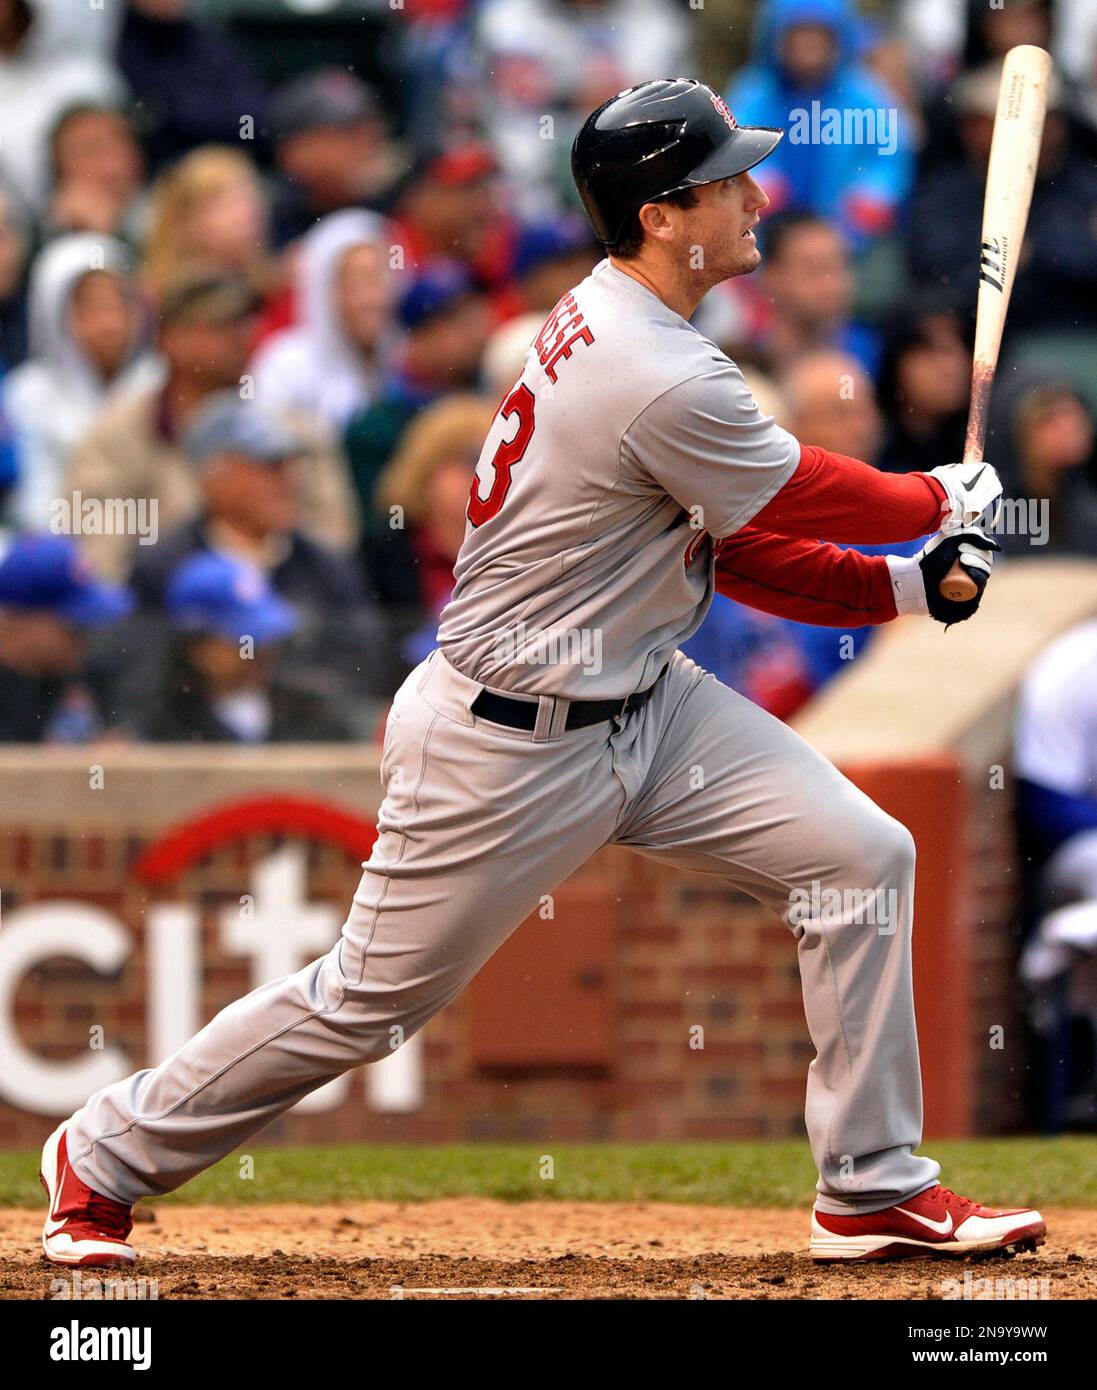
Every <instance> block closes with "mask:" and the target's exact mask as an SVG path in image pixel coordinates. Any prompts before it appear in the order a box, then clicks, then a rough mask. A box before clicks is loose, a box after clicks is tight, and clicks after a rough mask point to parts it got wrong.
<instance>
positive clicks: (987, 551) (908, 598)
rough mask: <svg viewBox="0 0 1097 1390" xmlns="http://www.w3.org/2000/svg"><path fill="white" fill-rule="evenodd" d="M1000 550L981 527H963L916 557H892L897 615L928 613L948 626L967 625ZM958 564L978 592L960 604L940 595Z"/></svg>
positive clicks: (939, 536) (941, 533)
mask: <svg viewBox="0 0 1097 1390" xmlns="http://www.w3.org/2000/svg"><path fill="white" fill-rule="evenodd" d="M1000 549H1001V546H1000V545H999V544H998V542H997V541H996V540H994V538H993V537H992V536H988V535H987V533H986V532H985V531H983V530H982V529H981V528H980V527H978V526H964V527H962V528H961V529H960V530H958V531H939V532H938V533H937V535H936V536H934V537H933V538H932V540H930V541H928V542H927V543H926V545H925V546H923V547H922V549H921V550H919V552H918V554H917V555H912V556H910V557H909V558H905V557H904V556H901V555H889V556H888V557H887V563H888V569H889V570H890V571H891V588H892V592H893V594H894V596H895V608H896V611H897V612H898V613H899V614H900V615H902V614H904V613H928V614H929V616H930V617H931V618H936V619H937V621H938V622H939V623H945V624H946V626H951V625H952V624H953V623H962V622H964V621H965V620H966V619H967V618H970V617H971V615H972V614H973V613H974V612H975V610H976V609H977V608H978V607H979V603H980V601H981V600H982V597H983V590H984V589H985V588H986V586H987V581H988V580H989V578H990V571H991V566H992V565H993V564H994V551H996V550H1000ZM957 560H959V562H960V564H961V566H962V567H963V568H964V569H965V570H966V571H967V573H968V574H969V575H970V576H971V577H972V579H973V580H974V581H975V584H976V586H977V588H978V593H977V594H976V595H975V597H974V598H971V599H964V600H962V601H961V602H954V601H953V600H952V599H947V598H945V597H944V596H943V595H942V593H941V581H942V580H943V579H944V577H945V575H946V574H948V572H949V570H950V569H951V568H952V566H953V565H954V564H955V563H956V561H957Z"/></svg>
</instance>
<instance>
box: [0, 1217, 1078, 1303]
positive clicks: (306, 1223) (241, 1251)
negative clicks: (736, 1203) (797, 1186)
mask: <svg viewBox="0 0 1097 1390" xmlns="http://www.w3.org/2000/svg"><path fill="white" fill-rule="evenodd" d="M1045 1215H1046V1216H1047V1218H1048V1226H1049V1229H1050V1232H1051V1234H1050V1236H1049V1242H1048V1244H1047V1245H1045V1246H1044V1247H1043V1248H1042V1250H1041V1251H1040V1252H1039V1254H1037V1255H1023V1256H1019V1257H1018V1258H1016V1259H983V1260H974V1261H969V1260H934V1261H917V1262H907V1263H903V1264H892V1265H874V1266H859V1267H854V1268H849V1267H839V1268H835V1267H829V1266H828V1267H820V1266H817V1265H815V1264H813V1263H812V1262H811V1261H810V1260H809V1259H808V1257H807V1253H806V1245H807V1222H808V1216H807V1214H806V1212H801V1211H787V1210H782V1211H773V1210H745V1209H742V1208H730V1207H701V1206H678V1205H669V1204H666V1205H664V1204H659V1203H643V1204H629V1203H609V1202H606V1203H599V1202H524V1203H506V1202H498V1201H489V1200H483V1199H476V1198H459V1199H452V1200H445V1201H434V1202H422V1203H396V1202H340V1203H338V1204H332V1205H328V1206H305V1205H283V1206H241V1207H226V1206H177V1205H170V1204H162V1205H160V1206H159V1207H156V1206H153V1209H152V1210H151V1211H150V1212H146V1213H145V1219H144V1220H142V1221H140V1222H139V1223H138V1225H137V1226H136V1227H135V1230H134V1236H133V1239H134V1243H135V1244H136V1245H137V1247H138V1250H139V1253H140V1260H139V1263H138V1265H137V1266H136V1268H135V1269H134V1270H133V1271H132V1273H133V1274H140V1275H143V1276H144V1277H145V1278H146V1279H150V1280H151V1279H155V1280H156V1281H157V1286H158V1287H157V1292H158V1296H159V1297H160V1298H162V1299H187V1298H206V1299H208V1298H213V1299H219V1298H251V1299H264V1298H275V1299H276V1298H341V1299H355V1298H367V1299H368V1298H374V1299H378V1298H380V1299H390V1298H397V1297H403V1298H462V1297H463V1298H544V1299H567V1298H670V1299H688V1298H695V1299H696V1298H743V1299H758V1298H762V1299H788V1298H811V1299H820V1298H823V1299H825V1298H842V1299H849V1298H906V1299H939V1298H945V1297H947V1296H949V1294H950V1293H951V1294H952V1296H955V1294H956V1289H957V1286H958V1285H959V1286H962V1285H963V1282H964V1279H965V1275H970V1279H971V1280H972V1281H977V1280H991V1281H994V1280H1010V1281H1013V1283H1012V1284H1011V1285H1001V1286H1000V1288H999V1291H998V1296H999V1297H1013V1298H1016V1297H1032V1298H1040V1297H1043V1298H1052V1299H1062V1298H1068V1299H1076V1298H1079V1299H1080V1298H1087V1299H1092V1298H1097V1213H1095V1212H1093V1211H1087V1210H1078V1209H1062V1208H1060V1209H1053V1210H1051V1211H1048V1212H1046V1213H1045ZM149 1216H151V1217H152V1218H153V1219H152V1220H149V1219H148V1217H149ZM40 1228H41V1217H40V1214H39V1213H37V1212H33V1211H22V1210H20V1211H2V1212H0V1298H5V1299H13V1298H33V1299H48V1298H51V1297H57V1295H58V1292H59V1286H58V1285H57V1284H55V1283H54V1282H53V1281H55V1280H56V1279H58V1278H59V1277H60V1278H67V1277H69V1275H70V1272H69V1271H65V1270H60V1269H57V1268H56V1267H53V1266H47V1265H46V1264H44V1263H43V1262H42V1260H41V1256H40V1252H39V1246H38V1237H39V1231H40ZM85 1273H86V1274H94V1273H95V1272H94V1271H85ZM100 1273H101V1274H103V1275H104V1276H106V1277H110V1276H112V1275H118V1274H121V1273H122V1271H110V1270H106V1271H100ZM1045 1280H1046V1281H1047V1283H1046V1284H1044V1283H1043V1281H1045ZM1021 1281H1023V1282H1021ZM1030 1281H1036V1282H1035V1283H1030ZM991 1289H992V1286H991V1285H987V1284H983V1285H978V1284H974V1283H973V1284H972V1285H971V1286H970V1290H971V1291H973V1292H974V1294H976V1295H978V1293H979V1292H980V1290H985V1291H986V1292H987V1294H988V1296H990V1295H991ZM971 1291H969V1294H968V1296H972V1292H971Z"/></svg>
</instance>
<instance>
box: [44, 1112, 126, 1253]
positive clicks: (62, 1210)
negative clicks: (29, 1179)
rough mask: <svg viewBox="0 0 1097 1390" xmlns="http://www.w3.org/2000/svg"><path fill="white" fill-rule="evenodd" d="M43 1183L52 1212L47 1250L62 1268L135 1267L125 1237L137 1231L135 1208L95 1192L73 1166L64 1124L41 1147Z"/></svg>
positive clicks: (46, 1229)
mask: <svg viewBox="0 0 1097 1390" xmlns="http://www.w3.org/2000/svg"><path fill="white" fill-rule="evenodd" d="M38 1179H39V1181H40V1182H41V1184H42V1186H43V1187H44V1188H45V1189H46V1196H47V1197H48V1198H49V1203H50V1209H49V1211H48V1212H47V1213H46V1221H45V1225H44V1226H43V1227H42V1250H43V1252H44V1253H45V1256H46V1259H47V1260H52V1261H53V1263H54V1264H58V1265H131V1264H133V1262H134V1260H136V1258H137V1252H136V1251H135V1250H134V1248H133V1246H132V1245H127V1244H126V1237H127V1236H128V1235H129V1233H130V1231H131V1230H132V1229H133V1217H132V1216H131V1214H130V1208H129V1207H127V1206H125V1205H124V1204H123V1203H122V1202H116V1201H114V1200H113V1198H111V1197H103V1196H102V1195H101V1194H100V1193H98V1192H93V1191H92V1190H91V1188H90V1187H88V1186H87V1184H86V1183H83V1182H81V1181H80V1179H79V1178H78V1177H77V1176H76V1174H75V1172H73V1170H72V1168H71V1167H70V1166H69V1155H68V1145H67V1140H66V1136H65V1126H64V1125H61V1126H60V1127H59V1128H58V1129H55V1130H54V1131H53V1133H52V1134H51V1135H50V1137H49V1138H48V1139H47V1140H46V1142H45V1144H44V1145H43V1147H42V1167H41V1169H40V1171H39V1174H38Z"/></svg>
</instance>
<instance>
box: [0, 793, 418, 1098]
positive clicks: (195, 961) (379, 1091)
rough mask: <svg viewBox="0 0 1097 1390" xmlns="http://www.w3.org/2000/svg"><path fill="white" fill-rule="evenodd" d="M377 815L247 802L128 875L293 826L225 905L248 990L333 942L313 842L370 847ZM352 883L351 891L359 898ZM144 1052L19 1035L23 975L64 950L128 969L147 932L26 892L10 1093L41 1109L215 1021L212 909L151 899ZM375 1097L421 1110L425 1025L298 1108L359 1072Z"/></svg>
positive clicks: (163, 870) (9, 1003)
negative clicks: (205, 917)
mask: <svg viewBox="0 0 1097 1390" xmlns="http://www.w3.org/2000/svg"><path fill="white" fill-rule="evenodd" d="M376 833H377V832H376V829H375V827H374V826H373V825H372V823H371V822H369V821H367V820H364V819H362V818H361V817H358V816H354V815H351V814H349V813H347V812H345V811H342V810H339V809H338V808H336V807H333V806H331V805H329V804H327V803H325V802H320V801H314V800H310V799H307V798H302V797H264V798H257V799H250V800H247V801H239V802H234V803H231V804H230V805H228V806H223V807H221V808H219V809H218V810H216V811H213V812H211V813H209V814H206V815H203V816H199V817H197V818H196V819H194V820H191V821H187V822H186V824H184V825H182V826H179V827H177V828H176V829H175V830H173V831H171V832H169V833H168V834H167V835H164V836H162V837H161V838H160V839H158V840H157V841H155V842H154V843H153V844H151V845H149V846H148V847H147V848H146V849H145V851H144V853H143V854H142V855H141V856H140V858H139V859H138V860H137V862H136V863H135V864H134V866H133V868H132V870H131V873H132V875H133V877H134V878H136V879H137V880H138V881H139V882H141V883H144V884H147V885H148V886H149V887H165V886H169V885H170V884H171V883H173V882H174V881H175V880H177V879H178V878H180V877H181V875H182V874H183V873H184V872H185V871H186V870H187V869H189V868H190V867H191V866H192V865H194V864H196V863H199V862H200V861H201V860H203V859H204V858H206V857H207V856H209V855H210V854H211V853H214V852H216V851H217V850H219V849H223V848H225V847H226V846H228V845H232V844H236V843H238V842H240V841H241V840H244V839H249V838H251V837H253V836H258V835H271V834H277V835H282V834H285V835H288V836H293V837H296V839H294V840H291V841H290V842H289V843H287V844H285V845H282V846H280V847H279V848H277V849H275V850H273V851H272V852H271V853H269V854H268V855H266V856H265V857H264V858H263V859H262V860H260V861H259V862H258V863H257V864H256V865H254V867H253V868H252V870H251V873H250V876H249V880H248V881H247V882H246V883H244V884H241V889H240V896H239V899H238V900H237V901H230V902H228V903H226V904H225V905H224V906H223V907H221V908H220V909H219V911H218V913H217V920H216V931H217V935H218V941H219V944H220V946H221V948H222V950H223V951H224V952H225V953H226V954H227V955H231V956H235V957H243V958H244V959H245V960H247V962H248V965H249V976H250V979H249V985H248V988H249V989H257V988H258V987H259V986H260V985H264V984H268V983H269V982H270V981H271V980H276V979H280V978H281V977H282V976H283V975H289V974H292V973H293V972H294V971H296V970H299V969H300V968H301V967H302V966H303V965H305V964H307V963H308V962H309V961H310V960H313V959H315V957H317V956H319V955H323V954H324V952H326V951H328V950H329V949H330V948H331V946H332V945H333V944H334V942H335V941H336V939H337V938H338V936H339V931H340V928H341V927H342V924H343V915H342V911H341V910H340V909H339V908H337V907H336V906H335V905H334V904H332V903H324V902H310V901H309V900H308V883H307V855H308V845H307V843H305V842H307V841H310V840H311V841H321V842H324V843H328V844H334V845H337V846H338V847H339V848H341V849H343V850H346V851H347V852H348V853H350V854H352V855H354V856H355V857H357V858H358V859H360V860H361V859H365V858H367V857H368V855H369V851H370V848H371V846H372V844H373V841H374V839H375V838H376ZM350 898H351V893H350V892H349V891H348V893H347V903H348V905H349V903H350ZM143 925H144V953H145V960H146V980H145V985H146V988H145V991H144V997H145V999H146V1015H145V1040H146V1046H145V1054H146V1055H145V1057H144V1058H137V1057H132V1056H130V1055H129V1054H128V1053H127V1052H125V1051H124V1050H123V1049H122V1048H121V1047H119V1046H118V1045H117V1044H115V1043H112V1042H111V1041H110V1039H109V1037H108V1038H104V1039H103V1045H102V1046H101V1047H95V1046H89V1048H88V1050H87V1052H86V1053H82V1054H80V1055H78V1056H73V1057H66V1058H63V1059H52V1058H46V1057H42V1056H41V1055H40V1054H38V1053H36V1052H34V1051H33V1050H32V1049H31V1048H29V1047H28V1046H27V1045H26V1043H25V1042H24V1041H23V1039H22V1038H21V1037H20V1035H19V1032H18V1029H17V1028H16V1023H15V994H16V990H17V989H18V988H19V984H20V982H21V981H22V980H23V978H24V977H25V976H26V974H27V973H28V972H29V971H31V970H33V969H34V968H35V967H36V966H39V965H42V964H43V963H44V962H46V961H48V960H52V959H56V958H57V957H60V956H65V957H69V958H74V959H76V960H78V961H80V962H81V963H83V964H85V965H86V966H88V968H89V969H90V970H92V971H94V972H95V973H96V974H99V975H103V976H112V975H117V973H118V972H119V971H120V970H121V969H122V967H123V966H124V965H125V963H126V961H127V960H128V959H129V957H130V956H131V955H132V953H133V951H134V947H135V945H136V942H135V940H134V937H133V935H132V933H131V932H130V930H129V929H128V928H127V926H126V925H125V923H124V922H122V921H121V920H120V919H119V918H118V917H116V916H115V915H114V914H113V913H111V912H108V911H107V910H106V909H105V908H103V907H100V906H98V905H96V904H94V903H89V902H82V901H80V900H78V899H63V898H53V899H48V900H44V901H38V902H33V903H28V904H26V905H24V906H20V907H18V908H15V909H13V910H11V911H8V910H4V912H3V915H2V919H0V1056H2V1057H3V1058H4V1065H3V1067H2V1068H0V1102H2V1103H6V1104H8V1105H11V1106H14V1107H16V1108H17V1109H20V1110H26V1111H29V1112H30V1113H32V1114H37V1115H51V1116H54V1115H56V1116H64V1115H68V1114H70V1113H71V1112H72V1111H73V1110H75V1109H76V1108H77V1107H78V1106H80V1105H83V1103H84V1102H85V1101H86V1100H87V1098H88V1096H89V1095H90V1094H91V1093H92V1092H93V1091H97V1090H99V1089H100V1088H101V1087H103V1086H107V1085H110V1084H111V1083H112V1082H114V1081H120V1080H121V1079H122V1078H123V1077H126V1076H128V1075H130V1073H131V1072H133V1071H134V1070H135V1069H136V1067H137V1066H138V1065H140V1064H144V1065H148V1066H156V1065H157V1064H158V1063H160V1062H162V1061H163V1060H164V1059H165V1058H166V1057H170V1056H171V1054H172V1053H173V1052H175V1051H177V1050H178V1049H179V1048H180V1047H181V1046H182V1045H183V1043H185V1042H186V1041H187V1040H188V1039H189V1038H190V1037H192V1036H193V1035H194V1034H195V1033H196V1032H198V1030H199V1028H201V1027H202V1026H203V1024H204V1023H205V1022H206V1021H207V1019H206V1017H205V1016H204V1014H203V1010H202V983H203V964H202V909H201V908H200V906H199V904H198V903H197V902H194V901H192V900H189V899H187V898H186V897H185V896H184V897H180V899H179V900H178V901H173V900H171V899H167V900H159V901H156V902H151V903H149V904H148V905H147V906H146V907H145V909H144V923H143ZM356 1076H357V1077H358V1078H359V1079H358V1084H359V1085H360V1086H361V1087H362V1088H363V1092H364V1097H365V1100H366V1102H367V1104H368V1105H369V1106H370V1108H371V1109H373V1110H377V1111H383V1112H388V1113H393V1112H407V1111H412V1110H417V1109H418V1108H419V1107H420V1106H421V1105H422V1101H423V1064H422V1046H421V1042H420V1038H419V1037H418V1036H416V1037H413V1038H411V1039H410V1040H409V1041H408V1042H407V1043H405V1044H404V1046H403V1047H401V1048H399V1049H398V1050H397V1051H394V1052H393V1053H392V1055H391V1056H390V1057H387V1058H385V1060H384V1061H382V1062H377V1063H374V1064H372V1065H370V1066H368V1067H365V1068H363V1069H362V1070H361V1072H350V1073H347V1074H346V1075H344V1076H340V1077H337V1078H336V1079H335V1080H334V1081H330V1082H328V1084H327V1085H325V1086H322V1087H320V1089H319V1090H317V1091H314V1092H313V1093H312V1094H311V1095H309V1096H306V1097H305V1099H304V1100H302V1101H300V1102H299V1103H298V1104H297V1105H296V1106H295V1107H294V1112H293V1113H298V1114H301V1113H308V1114H316V1113H318V1112H324V1111H329V1110H334V1109H336V1108H338V1107H339V1106H341V1105H343V1104H345V1103H346V1102H347V1101H349V1100H351V1099H352V1089H353V1087H354V1085H355V1077H356Z"/></svg>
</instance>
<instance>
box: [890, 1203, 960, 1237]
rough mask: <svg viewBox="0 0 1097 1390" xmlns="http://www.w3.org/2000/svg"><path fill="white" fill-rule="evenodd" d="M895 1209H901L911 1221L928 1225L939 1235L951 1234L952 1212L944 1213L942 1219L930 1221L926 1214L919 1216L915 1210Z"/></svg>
mask: <svg viewBox="0 0 1097 1390" xmlns="http://www.w3.org/2000/svg"><path fill="white" fill-rule="evenodd" d="M895 1210H896V1211H901V1212H902V1213H903V1215H904V1216H909V1217H910V1219H911V1220H912V1221H917V1222H918V1224H919V1225H920V1226H926V1227H928V1229H929V1230H931V1231H934V1232H936V1234H937V1235H939V1236H950V1235H951V1234H952V1212H950V1211H949V1212H946V1213H945V1219H944V1220H943V1221H931V1220H930V1219H929V1217H928V1216H919V1215H918V1213H917V1212H914V1211H907V1209H906V1207H896V1208H895Z"/></svg>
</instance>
